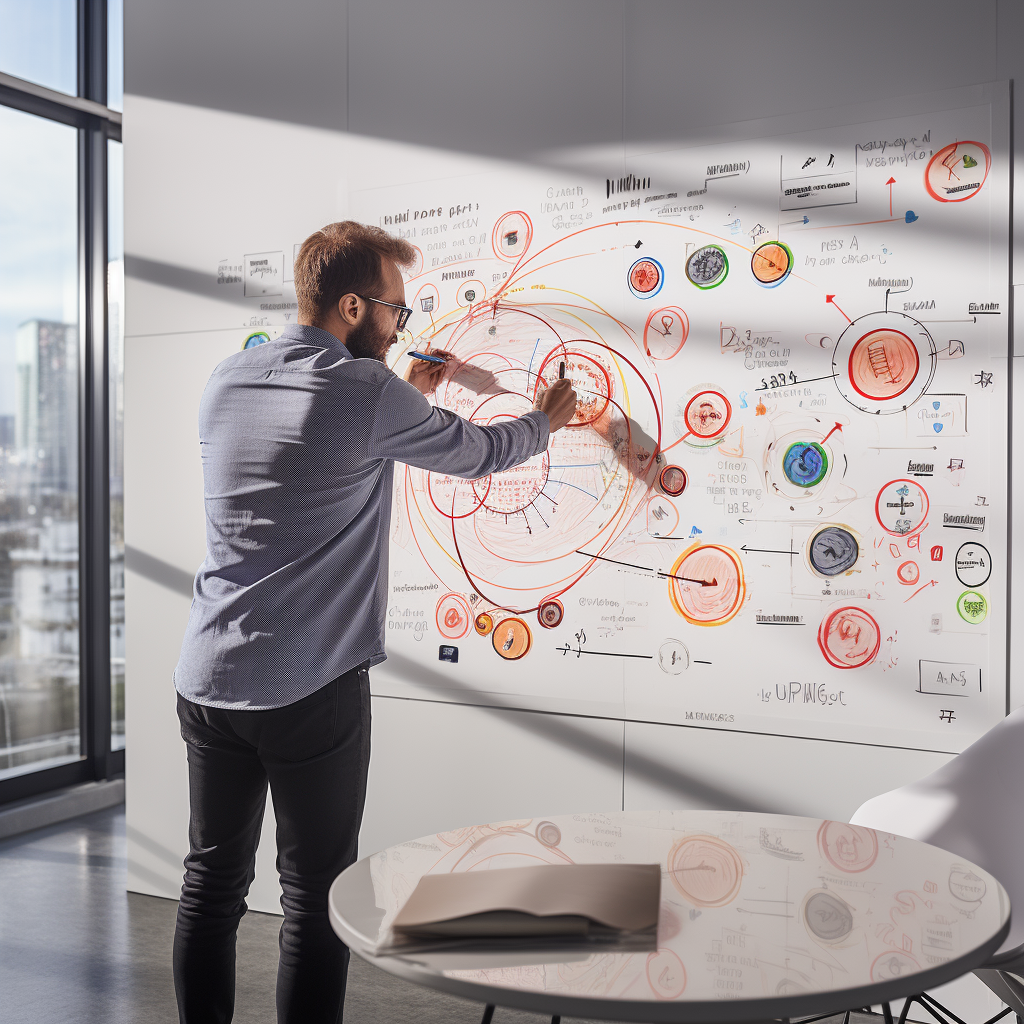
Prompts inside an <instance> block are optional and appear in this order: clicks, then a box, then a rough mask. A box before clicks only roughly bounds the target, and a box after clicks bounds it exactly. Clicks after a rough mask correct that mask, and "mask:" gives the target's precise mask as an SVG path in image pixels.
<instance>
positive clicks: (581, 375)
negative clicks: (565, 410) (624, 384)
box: [534, 342, 612, 427]
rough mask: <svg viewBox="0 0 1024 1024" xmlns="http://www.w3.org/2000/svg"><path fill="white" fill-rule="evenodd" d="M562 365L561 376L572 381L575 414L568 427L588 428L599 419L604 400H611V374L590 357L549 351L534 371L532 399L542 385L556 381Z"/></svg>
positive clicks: (548, 385) (568, 350) (603, 409)
mask: <svg viewBox="0 0 1024 1024" xmlns="http://www.w3.org/2000/svg"><path fill="white" fill-rule="evenodd" d="M570 344H572V343H571V342H570ZM563 363H564V364H565V376H566V378H567V379H568V380H570V381H572V388H573V391H575V392H576V412H575V414H574V415H573V418H572V419H571V420H570V421H569V424H568V425H569V426H570V427H586V426H589V425H590V424H591V423H594V422H596V421H597V420H598V419H600V418H601V416H603V415H604V411H605V410H606V409H607V408H608V401H609V399H610V398H611V397H612V379H611V374H609V372H608V370H607V369H606V368H605V367H604V365H603V364H602V363H601V362H600V361H599V360H598V359H595V358H594V357H593V356H588V355H584V354H583V353H582V352H578V351H575V350H573V349H569V348H556V349H552V351H551V352H549V353H548V355H547V356H546V357H545V359H544V362H542V363H541V364H540V370H538V372H537V382H536V385H535V387H534V397H536V395H537V392H538V391H539V389H540V388H541V387H542V386H544V387H550V386H551V385H552V384H553V383H554V382H555V381H556V380H558V375H559V373H560V372H561V367H562V364H563Z"/></svg>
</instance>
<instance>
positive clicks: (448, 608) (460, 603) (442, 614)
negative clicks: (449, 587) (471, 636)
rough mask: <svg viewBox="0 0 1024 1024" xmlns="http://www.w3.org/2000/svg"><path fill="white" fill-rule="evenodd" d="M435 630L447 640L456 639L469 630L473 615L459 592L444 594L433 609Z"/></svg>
mask: <svg viewBox="0 0 1024 1024" xmlns="http://www.w3.org/2000/svg"><path fill="white" fill-rule="evenodd" d="M434 621H435V622H436V623H437V631H438V632H439V633H440V634H441V636H443V637H446V638H447V639H448V640H458V639H460V638H461V637H464V636H465V635H466V634H467V633H468V632H469V624H470V623H471V622H472V621H473V616H472V614H471V613H470V611H469V605H468V604H467V603H466V600H465V598H464V597H463V596H462V595H461V594H445V595H444V596H443V597H442V598H441V599H440V600H439V601H438V602H437V608H435V609H434Z"/></svg>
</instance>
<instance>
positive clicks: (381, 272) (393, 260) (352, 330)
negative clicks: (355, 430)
mask: <svg viewBox="0 0 1024 1024" xmlns="http://www.w3.org/2000/svg"><path fill="white" fill-rule="evenodd" d="M415 255H416V253H415V250H414V249H413V247H412V246H411V245H410V244H409V243H408V242H406V241H403V240H402V239H400V238H395V237H393V236H392V235H389V234H388V233H387V232H386V231H383V230H381V229H380V228H375V227H370V226H368V225H366V224H357V223H356V222H355V221H353V220H343V221H339V222H338V223H336V224H328V225H327V226H326V227H323V228H321V229H320V230H319V231H317V232H315V233H314V234H312V235H310V236H309V238H307V239H306V240H305V241H304V242H303V243H302V247H301V248H300V249H299V255H298V256H297V257H296V259H295V294H296V297H297V298H298V302H299V323H300V324H311V325H313V326H314V327H322V328H323V329H324V330H326V331H330V332H331V334H333V335H334V336H335V337H336V338H338V339H339V340H340V341H341V342H343V343H344V345H345V347H346V348H347V349H348V350H349V352H351V353H352V355H353V356H355V357H356V358H357V359H380V360H382V361H383V359H384V357H385V356H386V355H387V351H388V349H389V348H390V347H391V345H393V344H394V343H395V341H397V340H398V339H397V333H396V330H395V327H396V324H397V322H398V310H397V309H393V308H392V307H391V306H386V305H381V303H382V302H386V303H392V304H393V305H396V306H404V305H405V285H404V283H403V281H402V274H401V271H400V270H399V268H400V267H408V266H410V265H411V264H412V262H413V260H414V259H415ZM370 299H377V300H379V301H378V302H371V301H368V300H370Z"/></svg>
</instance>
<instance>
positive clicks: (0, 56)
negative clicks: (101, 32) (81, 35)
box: [0, 0, 78, 95]
mask: <svg viewBox="0 0 1024 1024" xmlns="http://www.w3.org/2000/svg"><path fill="white" fill-rule="evenodd" d="M77 38H78V20H77V10H76V3H75V0H0V71H5V72H6V73H7V74H9V75H17V76H18V78H26V79H28V80H29V81H30V82H37V83H38V84H39V85H45V86H46V87H47V88H49V89H59V90H60V91H61V92H67V93H71V95H75V94H76V93H77V91H78V68H77V63H78V62H77V54H78V43H77Z"/></svg>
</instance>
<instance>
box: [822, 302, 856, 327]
mask: <svg viewBox="0 0 1024 1024" xmlns="http://www.w3.org/2000/svg"><path fill="white" fill-rule="evenodd" d="M825 301H826V302H831V303H832V305H833V306H835V307H836V309H839V305H838V303H837V302H836V297H835V296H834V295H826V296H825ZM839 312H840V313H843V311H842V310H841V309H839ZM843 316H846V314H845V313H843ZM846 322H847V323H848V324H852V323H853V321H852V320H851V319H850V318H849V317H848V316H846Z"/></svg>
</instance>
